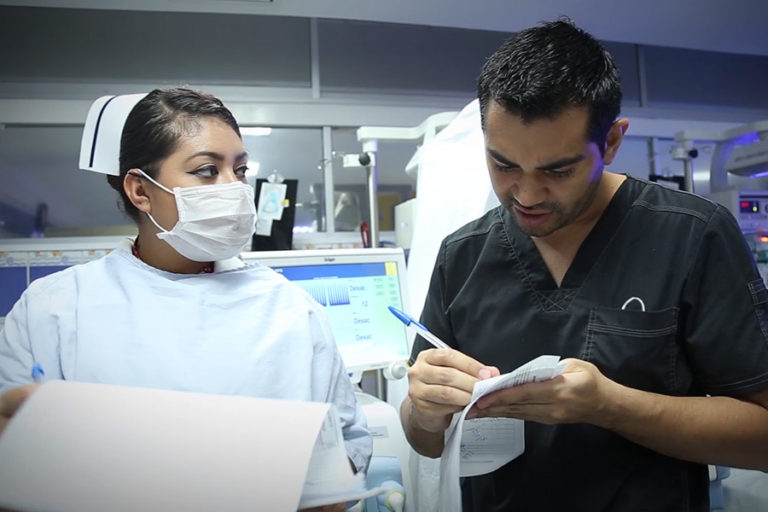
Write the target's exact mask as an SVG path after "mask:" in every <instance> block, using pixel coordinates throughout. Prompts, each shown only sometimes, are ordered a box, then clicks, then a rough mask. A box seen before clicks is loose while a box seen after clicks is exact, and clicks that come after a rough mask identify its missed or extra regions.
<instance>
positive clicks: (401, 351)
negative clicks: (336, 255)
mask: <svg viewBox="0 0 768 512" xmlns="http://www.w3.org/2000/svg"><path fill="white" fill-rule="evenodd" d="M266 263H267V264H269V262H266ZM270 266H272V268H273V269H274V270H275V271H277V272H279V273H281V274H283V275H284V276H285V277H286V278H287V279H288V280H290V281H292V282H294V283H295V284H297V285H299V286H301V287H302V288H303V289H304V290H306V291H307V293H309V294H310V295H311V296H312V297H314V299H315V300H316V301H317V302H318V303H320V304H322V305H323V306H325V311H326V312H327V314H328V318H329V320H330V322H331V329H332V330H333V334H334V338H335V339H336V344H337V345H338V347H339V351H340V352H341V355H342V358H343V359H344V363H345V364H346V366H347V367H348V368H361V367H362V368H375V367H377V366H382V365H383V364H385V363H387V362H391V361H394V360H404V359H407V358H408V341H407V337H406V336H407V335H406V332H405V327H404V326H403V324H402V322H400V321H399V320H398V319H397V318H395V317H394V316H393V315H392V314H391V313H390V312H389V309H388V306H394V307H396V308H398V309H402V307H403V298H402V290H401V289H400V277H401V276H400V275H399V274H398V265H397V263H396V262H395V261H382V262H371V263H342V264H323V265H297V266H280V265H274V266H273V265H270Z"/></svg>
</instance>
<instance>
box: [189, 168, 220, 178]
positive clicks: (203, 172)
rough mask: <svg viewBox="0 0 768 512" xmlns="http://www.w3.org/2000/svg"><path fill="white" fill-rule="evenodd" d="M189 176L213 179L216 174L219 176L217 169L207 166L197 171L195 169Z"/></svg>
mask: <svg viewBox="0 0 768 512" xmlns="http://www.w3.org/2000/svg"><path fill="white" fill-rule="evenodd" d="M191 174H194V175H195V176H198V177H200V178H213V177H214V176H216V175H217V174H219V171H218V169H216V167H214V166H212V165H207V166H205V167H200V168H199V169H195V170H194V171H192V172H191Z"/></svg>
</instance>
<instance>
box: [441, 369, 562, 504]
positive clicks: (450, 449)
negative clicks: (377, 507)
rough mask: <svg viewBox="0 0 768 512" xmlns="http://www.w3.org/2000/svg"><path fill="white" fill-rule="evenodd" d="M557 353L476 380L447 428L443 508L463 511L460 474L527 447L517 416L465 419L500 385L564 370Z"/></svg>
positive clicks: (492, 465)
mask: <svg viewBox="0 0 768 512" xmlns="http://www.w3.org/2000/svg"><path fill="white" fill-rule="evenodd" d="M563 368H564V366H563V365H561V364H560V358H559V357H558V356H539V357H537V358H535V359H533V360H531V361H529V362H528V363H526V364H524V365H522V366H520V367H519V368H517V369H516V370H514V371H512V372H509V373H505V374H504V375H499V376H498V377H493V378H490V379H486V380H481V381H478V382H476V383H475V387H474V389H473V391H472V400H471V401H470V403H469V404H468V405H467V406H466V407H465V408H464V410H462V411H461V413H457V414H456V415H455V416H454V418H453V422H452V423H451V426H450V427H449V428H448V430H446V432H445V448H444V449H443V455H442V457H441V459H440V496H439V502H440V506H439V510H440V511H441V512H458V511H461V488H460V487H459V478H460V477H465V476H475V475H483V474H485V473H490V472H491V471H494V470H496V469H498V468H500V467H501V466H503V465H504V464H506V463H508V462H509V461H511V460H512V459H514V458H515V457H517V456H519V455H520V454H521V453H523V451H524V450H525V429H524V422H523V421H522V420H518V419H514V418H474V419H469V420H468V419H465V417H466V415H467V413H468V412H469V410H470V409H471V408H472V406H473V405H475V402H477V401H478V400H479V399H480V398H481V397H483V396H485V395H488V394H490V393H493V392H494V391H498V390H501V389H506V388H510V387H513V386H519V385H521V384H527V383H529V382H537V381H542V380H547V379H551V378H553V377H555V376H557V375H559V374H560V373H561V372H562V371H563Z"/></svg>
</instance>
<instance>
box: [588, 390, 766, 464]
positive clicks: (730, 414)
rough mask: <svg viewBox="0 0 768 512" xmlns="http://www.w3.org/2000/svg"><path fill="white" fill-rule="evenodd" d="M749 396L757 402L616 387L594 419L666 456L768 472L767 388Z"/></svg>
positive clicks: (596, 422)
mask: <svg viewBox="0 0 768 512" xmlns="http://www.w3.org/2000/svg"><path fill="white" fill-rule="evenodd" d="M749 397H750V399H754V400H755V402H756V403H753V402H751V401H744V400H738V399H735V398H729V397H671V396H665V395H658V394H654V393H648V392H645V391H639V390H636V389H631V388H627V387H624V386H620V387H619V388H617V390H616V394H615V395H614V396H613V399H612V400H611V401H610V402H609V403H608V404H607V407H606V410H605V411H604V414H602V415H601V418H598V419H597V420H596V421H595V422H594V423H595V424H596V425H598V426H602V427H605V428H608V429H610V430H613V431H614V432H616V433H618V434H620V435H622V436H624V437H626V438H627V439H629V440H631V441H634V442H636V443H638V444H640V445H642V446H645V447H646V448H650V449H651V450H654V451H657V452H659V453H662V454H664V455H668V456H670V457H675V458H678V459H683V460H688V461H693V462H699V463H702V464H717V465H723V466H734V467H741V468H750V469H759V470H762V471H768V409H766V407H765V406H764V404H766V402H767V401H768V392H766V391H764V392H760V393H755V394H751V395H749Z"/></svg>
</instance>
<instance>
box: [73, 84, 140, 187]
mask: <svg viewBox="0 0 768 512" xmlns="http://www.w3.org/2000/svg"><path fill="white" fill-rule="evenodd" d="M146 95H147V94H146V93H144V94H124V95H120V96H102V97H101V98H99V99H97V100H96V101H94V102H93V105H91V108H90V110H88V117H87V118H86V120H85V128H84V129H83V139H82V140H81V141H80V168H81V169H83V170H86V171H95V172H100V173H103V174H112V175H114V176H119V175H120V137H121V136H122V134H123V126H124V125H125V120H126V119H127V118H128V114H129V113H130V112H131V110H132V109H133V107H134V106H135V105H136V103H138V102H139V100H141V99H142V98H143V97H144V96H146Z"/></svg>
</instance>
